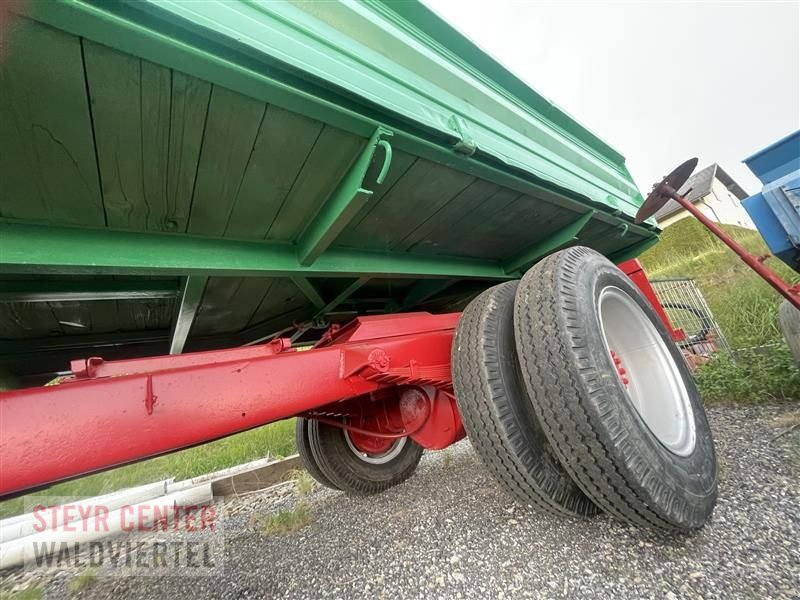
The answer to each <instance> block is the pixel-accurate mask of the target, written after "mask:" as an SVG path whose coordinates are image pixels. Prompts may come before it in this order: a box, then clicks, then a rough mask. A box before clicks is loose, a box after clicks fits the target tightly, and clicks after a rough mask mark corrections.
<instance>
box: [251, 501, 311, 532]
mask: <svg viewBox="0 0 800 600" xmlns="http://www.w3.org/2000/svg"><path fill="white" fill-rule="evenodd" d="M254 521H255V525H256V526H257V527H258V528H259V529H260V530H261V532H262V533H263V534H264V535H285V534H287V533H291V532H293V531H297V530H299V529H302V528H303V527H305V526H306V525H308V524H309V523H311V508H310V507H309V505H308V503H307V502H305V501H301V502H298V503H297V505H296V506H295V507H294V508H293V509H291V510H282V511H280V512H277V513H275V514H272V515H267V516H263V515H258V516H255V517H254Z"/></svg>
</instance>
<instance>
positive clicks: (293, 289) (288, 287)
mask: <svg viewBox="0 0 800 600" xmlns="http://www.w3.org/2000/svg"><path fill="white" fill-rule="evenodd" d="M306 310H307V311H308V312H307V313H305V312H303V311H306ZM313 312H314V308H313V306H312V305H311V304H310V302H309V300H308V298H306V296H305V295H304V294H303V292H302V291H301V290H300V288H298V287H297V286H296V285H295V284H294V283H293V282H292V280H291V279H288V278H280V279H275V280H274V284H273V285H272V286H271V287H270V288H269V290H267V293H266V294H265V295H264V297H263V298H262V299H261V302H260V303H259V305H258V307H257V308H256V310H255V311H254V312H253V314H252V316H251V317H250V321H249V322H248V323H247V327H248V328H250V327H256V326H258V325H259V324H261V323H265V322H266V321H271V320H273V319H275V317H276V316H278V315H287V314H291V315H294V316H297V315H298V314H303V315H305V314H307V315H308V318H311V316H312V315H313ZM289 324H291V321H289Z"/></svg>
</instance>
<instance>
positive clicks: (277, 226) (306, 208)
mask: <svg viewBox="0 0 800 600" xmlns="http://www.w3.org/2000/svg"><path fill="white" fill-rule="evenodd" d="M365 143H366V140H365V139H364V138H360V137H358V136H355V135H353V134H351V133H347V132H345V131H342V130H341V129H336V128H334V127H330V126H325V128H324V129H323V130H322V132H321V133H320V135H319V138H318V139H317V141H316V143H315V144H314V148H313V149H312V150H311V153H310V154H309V156H308V158H307V159H306V161H305V164H304V165H303V168H302V170H301V171H300V174H299V175H298V176H297V179H296V181H295V182H294V185H293V186H292V190H291V191H290V192H289V195H288V196H287V198H286V201H285V202H284V203H283V205H282V206H281V208H280V210H279V211H278V214H277V215H276V217H275V220H274V221H273V223H272V225H271V226H270V228H269V231H268V232H267V238H266V239H268V240H272V241H294V240H295V239H296V238H297V237H298V236H299V235H300V233H301V232H302V230H303V228H304V226H305V225H306V224H307V223H308V222H309V221H310V220H311V219H312V218H313V217H314V216H315V215H316V214H317V211H319V209H320V207H321V206H322V204H323V203H324V202H325V199H326V198H327V197H328V195H329V194H330V193H331V191H332V190H333V189H335V188H336V185H337V184H338V183H339V181H341V179H342V178H343V177H344V176H345V175H346V174H347V171H348V170H349V168H350V165H351V164H352V163H353V161H354V160H355V159H356V158H357V157H358V154H359V152H360V151H361V149H362V148H363V147H364V144H365Z"/></svg>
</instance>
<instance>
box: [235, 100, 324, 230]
mask: <svg viewBox="0 0 800 600" xmlns="http://www.w3.org/2000/svg"><path fill="white" fill-rule="evenodd" d="M321 131H322V123H320V122H319V121H313V120H311V119H308V118H306V117H303V116H301V115H297V114H294V113H290V112H288V111H286V110H283V109H282V108H278V107H276V106H272V105H270V106H268V107H267V113H266V115H265V116H264V122H263V123H262V124H261V128H260V130H259V132H258V136H257V137H256V142H255V146H254V148H253V154H252V155H251V156H250V160H249V162H248V164H247V168H246V169H245V173H244V178H243V180H242V185H241V187H240V188H239V192H238V194H237V196H236V201H235V203H234V206H233V210H232V211H231V215H230V219H229V220H228V224H227V227H226V228H225V235H226V236H227V237H234V238H240V239H259V240H263V239H264V238H265V237H266V235H267V230H268V229H269V227H270V225H272V222H273V221H274V220H275V216H276V215H277V214H278V211H279V210H280V208H281V206H283V204H284V202H285V201H286V197H287V196H288V195H289V192H290V191H291V189H292V185H293V184H294V182H295V180H296V179H297V176H298V174H299V173H300V169H302V167H303V164H304V163H305V160H306V158H307V157H308V155H309V153H310V152H311V149H312V148H313V147H314V143H315V142H316V141H317V138H318V137H319V134H320V132H321Z"/></svg>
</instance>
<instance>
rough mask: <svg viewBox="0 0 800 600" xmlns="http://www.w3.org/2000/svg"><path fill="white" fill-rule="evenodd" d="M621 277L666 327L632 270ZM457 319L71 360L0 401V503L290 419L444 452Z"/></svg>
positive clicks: (376, 321) (424, 316) (400, 317)
mask: <svg viewBox="0 0 800 600" xmlns="http://www.w3.org/2000/svg"><path fill="white" fill-rule="evenodd" d="M620 268H621V269H622V270H623V271H624V272H626V273H628V274H629V276H630V277H631V278H632V280H633V281H634V282H635V283H636V284H637V286H638V287H639V288H640V289H641V290H642V291H643V292H644V294H645V295H646V296H647V298H648V300H650V302H651V303H652V304H653V306H654V307H655V308H656V310H657V311H659V315H660V316H661V318H662V319H663V320H664V321H665V322H666V323H667V325H668V327H669V321H668V320H667V317H666V314H664V311H663V309H662V308H661V305H660V304H659V303H658V300H657V298H656V296H655V294H654V292H653V289H652V287H651V286H650V283H649V281H648V280H647V278H646V276H645V274H644V271H643V270H642V268H641V265H640V264H639V262H638V261H636V260H633V261H628V262H626V263H623V264H622V265H620ZM459 316H460V315H459V313H451V314H444V315H432V314H429V313H401V314H395V315H382V316H370V317H361V318H357V319H355V320H354V321H352V322H350V323H349V324H347V325H345V326H344V327H342V328H332V329H331V330H329V332H328V333H326V335H325V336H323V339H322V340H320V342H319V343H318V344H317V345H316V346H315V347H314V348H313V349H311V350H308V351H298V350H297V349H294V348H291V344H290V342H289V340H286V339H276V340H274V341H272V342H271V343H268V344H264V345H260V346H251V347H245V348H234V349H228V350H218V351H211V352H198V353H193V354H183V355H177V356H159V357H153V358H143V359H133V360H122V361H115V362H105V361H103V359H101V358H88V359H86V360H82V361H73V362H72V365H71V367H72V372H73V376H72V377H71V378H69V379H68V380H67V381H65V382H62V383H61V384H59V385H55V386H46V387H39V388H29V389H23V390H18V391H13V392H8V393H3V394H0V497H5V496H11V495H16V494H19V493H22V492H24V491H28V490H31V489H34V488H37V487H41V486H45V485H48V484H51V483H54V482H57V481H62V480H65V479H69V478H73V477H77V476H80V475H84V474H87V473H92V472H96V471H101V470H104V469H108V468H111V467H114V466H118V465H123V464H126V463H130V462H134V461H137V460H141V459H144V458H148V457H152V456H156V455H159V454H165V453H168V452H170V451H173V450H179V449H181V448H187V447H190V446H194V445H198V444H202V443H204V442H208V441H212V440H215V439H219V438H222V437H225V436H228V435H231V434H234V433H238V432H241V431H245V430H247V429H251V428H254V427H258V426H261V425H265V424H267V423H271V422H274V421H278V420H281V419H286V418H289V417H293V416H298V415H304V416H307V417H311V418H319V419H321V420H325V421H326V422H331V423H336V424H342V425H344V421H343V420H342V419H343V418H345V419H346V420H347V424H348V425H347V427H353V428H354V430H353V431H352V433H353V434H354V435H353V436H352V439H353V442H354V443H356V444H358V445H359V446H362V447H363V448H364V449H370V448H378V447H379V446H380V445H381V443H383V441H384V440H386V439H391V438H393V437H400V436H404V435H410V436H411V437H412V438H413V439H415V440H416V441H417V442H419V443H420V444H421V445H422V446H424V447H426V448H431V449H440V448H444V447H446V446H448V445H450V444H452V443H454V442H455V441H457V440H459V439H461V438H462V437H463V436H464V430H463V427H462V425H461V419H460V416H459V414H458V409H457V407H456V404H455V397H454V396H453V392H452V381H451V375H450V351H451V345H452V339H453V334H454V331H455V327H456V324H457V322H458V318H459ZM670 330H671V328H670ZM673 335H674V334H673ZM370 434H371V435H370Z"/></svg>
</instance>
